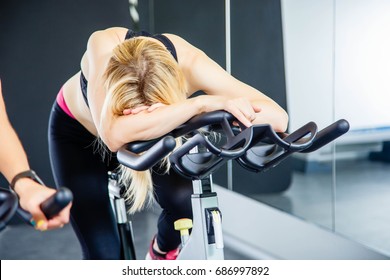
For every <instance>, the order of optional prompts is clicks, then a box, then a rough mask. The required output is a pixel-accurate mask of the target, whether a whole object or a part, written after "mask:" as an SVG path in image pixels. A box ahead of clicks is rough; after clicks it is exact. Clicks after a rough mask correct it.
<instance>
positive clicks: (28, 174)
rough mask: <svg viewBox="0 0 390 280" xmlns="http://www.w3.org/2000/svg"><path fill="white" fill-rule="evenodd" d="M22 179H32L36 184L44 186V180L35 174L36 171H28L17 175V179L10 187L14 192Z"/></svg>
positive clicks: (14, 179)
mask: <svg viewBox="0 0 390 280" xmlns="http://www.w3.org/2000/svg"><path fill="white" fill-rule="evenodd" d="M22 178H30V179H32V180H34V181H35V182H37V183H39V184H41V185H43V182H42V180H41V179H40V178H39V177H38V175H37V174H36V173H35V171H34V170H26V171H23V172H20V173H18V174H16V175H15V177H14V178H13V179H12V181H11V184H10V185H9V186H10V188H11V189H12V190H15V184H16V182H17V181H18V180H19V179H22Z"/></svg>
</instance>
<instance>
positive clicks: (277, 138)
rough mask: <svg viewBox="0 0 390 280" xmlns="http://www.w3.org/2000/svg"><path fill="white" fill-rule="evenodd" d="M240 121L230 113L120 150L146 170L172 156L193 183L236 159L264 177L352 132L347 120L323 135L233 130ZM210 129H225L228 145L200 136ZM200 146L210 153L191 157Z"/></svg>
mask: <svg viewBox="0 0 390 280" xmlns="http://www.w3.org/2000/svg"><path fill="white" fill-rule="evenodd" d="M234 121H235V122H237V120H236V119H235V117H234V116H233V115H231V114H230V113H228V112H225V111H215V112H209V113H204V114H201V115H198V116H195V117H193V118H192V119H190V120H189V121H188V122H186V123H184V124H182V125H180V126H179V127H178V128H176V129H175V130H173V131H172V132H170V133H168V134H167V135H165V136H162V137H161V138H159V139H154V140H150V141H137V142H133V143H129V144H127V145H125V146H124V147H122V148H121V149H120V150H119V151H118V155H117V156H118V160H119V162H120V163H121V164H124V165H125V166H127V167H129V168H132V169H134V170H139V171H141V170H146V169H149V168H151V167H153V166H154V165H155V164H156V163H157V162H159V161H160V160H161V159H162V158H164V157H165V156H167V155H168V154H169V153H171V155H170V156H169V159H170V162H171V164H172V167H173V168H174V169H175V170H176V171H177V172H178V173H180V174H181V175H183V176H185V177H188V178H191V179H201V178H204V177H206V176H207V175H209V174H211V173H212V172H213V171H215V170H216V169H217V168H218V167H220V166H221V165H222V164H224V163H225V162H226V161H228V160H230V159H235V160H236V161H237V162H238V163H239V164H240V165H241V166H243V167H244V168H246V169H248V170H250V171H254V172H259V171H263V170H266V169H268V168H270V167H274V166H276V165H277V164H278V163H279V162H281V161H282V160H283V159H285V158H286V157H287V156H289V155H291V154H292V153H295V152H300V153H309V152H312V151H315V150H317V149H319V148H321V147H323V146H324V145H326V144H328V143H329V142H331V141H333V140H335V139H336V138H338V137H339V136H341V135H343V134H344V133H346V132H347V131H348V130H349V124H348V122H347V121H346V120H339V121H337V122H335V123H333V124H331V125H330V126H328V127H326V128H325V129H323V130H321V131H319V132H318V131H317V125H316V124H315V123H314V122H309V123H307V124H306V125H304V126H302V127H301V128H299V129H297V130H296V131H294V132H292V133H290V134H287V133H276V132H275V131H274V130H273V129H272V127H271V126H270V125H268V124H263V125H253V126H251V127H248V128H245V127H244V126H243V125H242V124H240V127H241V130H237V129H236V128H235V127H234V126H233V125H232V124H233V122H234ZM205 126H209V127H210V128H211V130H215V129H221V128H222V132H223V135H224V137H225V138H226V143H225V144H223V145H222V146H221V147H218V146H217V145H216V144H215V143H213V142H212V141H210V139H209V138H208V137H206V136H205V135H204V134H203V133H201V132H199V131H198V130H199V129H200V128H202V127H205ZM189 134H192V135H193V136H192V137H191V138H190V139H189V140H187V141H186V142H185V143H184V144H183V145H182V146H180V147H179V148H178V149H176V150H175V151H173V150H174V148H175V147H176V142H175V138H177V137H181V136H184V135H189ZM197 146H204V147H205V148H207V151H201V152H195V153H190V151H191V150H193V148H195V147H197ZM143 152H144V153H143ZM140 153H143V154H140Z"/></svg>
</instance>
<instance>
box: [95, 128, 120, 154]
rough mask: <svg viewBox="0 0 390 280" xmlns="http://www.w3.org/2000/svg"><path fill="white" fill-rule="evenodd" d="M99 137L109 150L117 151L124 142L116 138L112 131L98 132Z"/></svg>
mask: <svg viewBox="0 0 390 280" xmlns="http://www.w3.org/2000/svg"><path fill="white" fill-rule="evenodd" d="M100 139H101V141H102V142H103V143H104V145H105V146H106V147H107V149H109V150H110V151H111V152H113V153H115V152H117V151H118V150H119V149H120V148H121V147H122V146H123V145H124V144H123V143H122V141H120V140H119V139H118V137H117V136H116V135H115V134H114V133H112V132H107V131H106V132H102V133H100Z"/></svg>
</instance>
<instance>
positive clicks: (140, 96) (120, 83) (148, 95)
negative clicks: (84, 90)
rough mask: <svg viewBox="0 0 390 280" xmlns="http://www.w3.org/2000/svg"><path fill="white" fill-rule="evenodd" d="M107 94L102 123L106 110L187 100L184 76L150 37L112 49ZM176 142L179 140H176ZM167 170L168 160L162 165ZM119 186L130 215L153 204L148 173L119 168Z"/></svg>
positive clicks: (114, 111)
mask: <svg viewBox="0 0 390 280" xmlns="http://www.w3.org/2000/svg"><path fill="white" fill-rule="evenodd" d="M104 78H105V88H106V91H107V95H106V99H105V101H104V105H103V109H102V115H101V118H102V119H101V121H102V120H103V118H105V114H106V113H107V112H109V111H111V112H112V114H113V115H114V116H121V115H123V110H124V109H130V108H135V107H138V106H141V105H147V106H150V105H152V104H154V103H163V104H165V105H169V104H173V103H177V102H180V101H182V100H184V99H185V98H186V91H187V89H186V83H185V78H184V75H183V73H182V72H181V70H180V68H179V65H178V63H177V62H176V60H175V59H174V58H173V56H172V54H170V53H169V51H168V50H167V49H166V48H165V47H164V46H162V45H161V44H160V43H158V42H155V41H154V40H153V39H150V38H140V37H137V38H132V39H129V40H126V41H124V42H123V43H122V44H120V45H118V46H117V47H116V48H115V49H114V50H113V55H112V57H111V58H110V60H109V62H108V65H107V69H106V72H105V75H104ZM178 142H179V141H178ZM162 166H163V167H165V172H167V171H168V169H169V163H168V160H167V158H165V159H164V160H163V162H162ZM119 168H120V173H121V177H120V183H122V184H123V185H124V186H125V187H126V192H125V198H126V201H127V202H128V203H129V204H130V208H129V212H130V213H133V212H136V211H138V210H141V209H142V208H143V207H144V206H145V205H148V204H150V202H152V201H153V198H154V196H153V182H152V176H151V172H150V171H149V170H147V171H135V170H132V169H129V168H127V167H125V166H123V165H120V167H119Z"/></svg>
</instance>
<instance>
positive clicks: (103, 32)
mask: <svg viewBox="0 0 390 280" xmlns="http://www.w3.org/2000/svg"><path fill="white" fill-rule="evenodd" d="M128 30H129V29H128V28H124V27H109V28H105V29H100V30H96V31H94V32H93V33H92V34H91V36H90V37H112V38H118V39H119V38H121V39H122V40H123V39H124V38H125V36H126V33H127V32H128Z"/></svg>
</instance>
